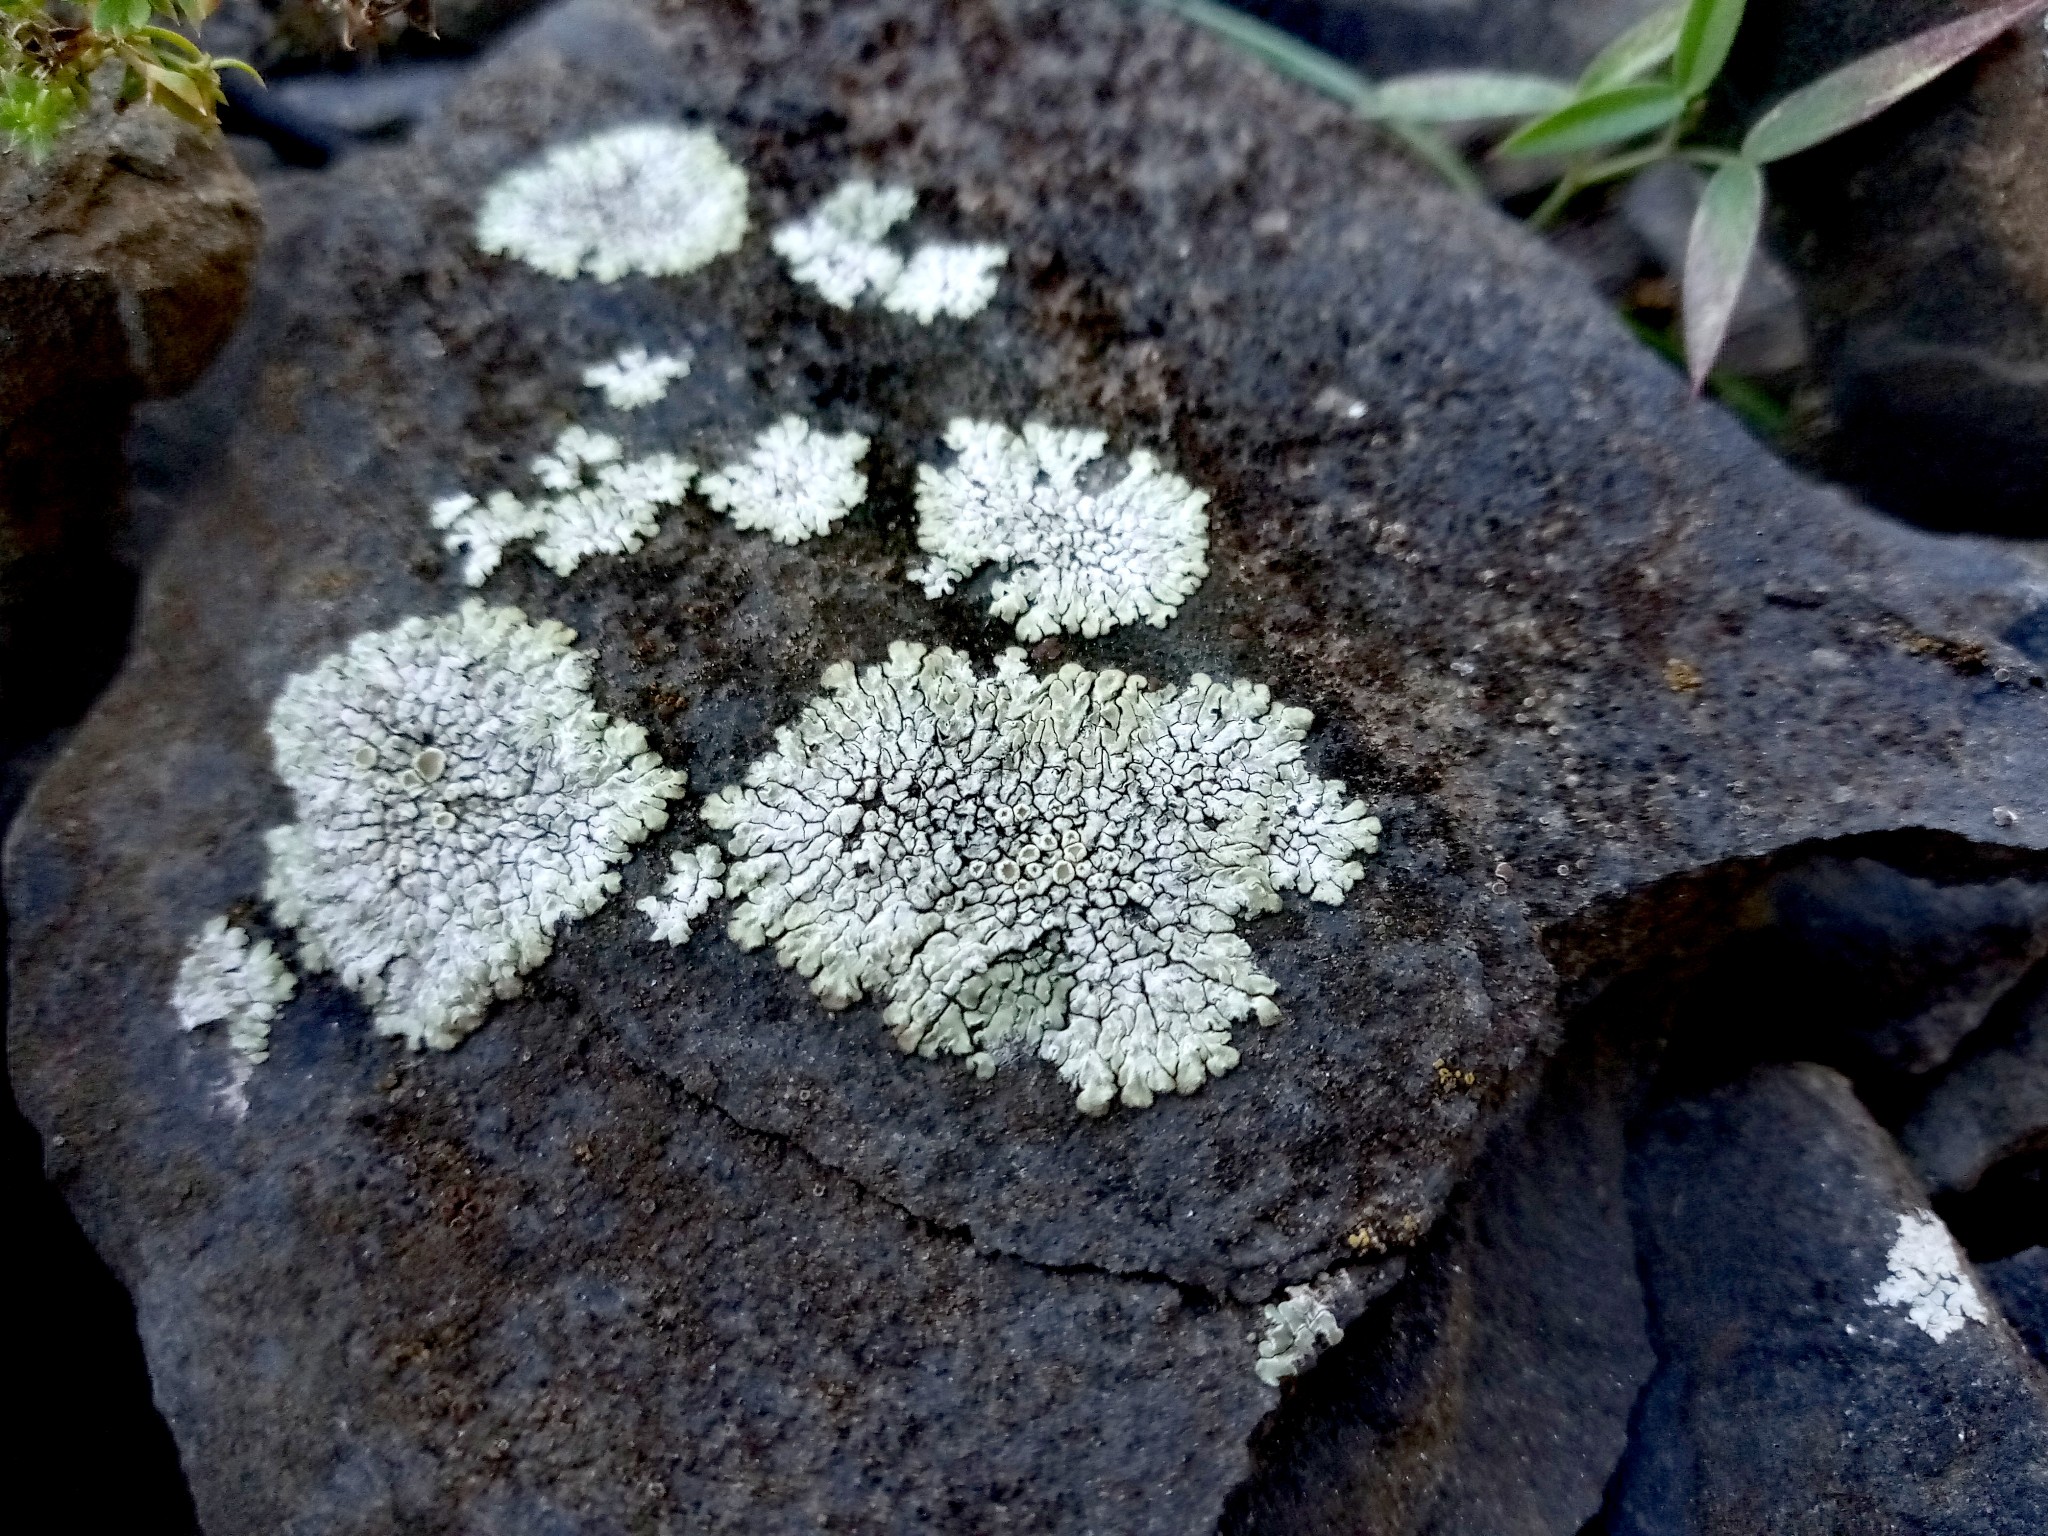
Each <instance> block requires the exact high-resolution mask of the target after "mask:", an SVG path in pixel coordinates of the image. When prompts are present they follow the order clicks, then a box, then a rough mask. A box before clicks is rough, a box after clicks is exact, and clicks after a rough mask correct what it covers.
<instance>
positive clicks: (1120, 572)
mask: <svg viewBox="0 0 2048 1536" xmlns="http://www.w3.org/2000/svg"><path fill="white" fill-rule="evenodd" d="M1106 443H1107V439H1106V438H1105V437H1104V435H1103V434H1102V433H1100V432H1079V431H1060V430H1055V429H1054V428H1052V427H1047V426H1043V425H1041V424H1039V423H1037V422H1030V423H1027V424H1026V426H1025V428H1024V431H1023V433H1022V434H1021V435H1020V434H1018V433H1014V432H1012V431H1010V430H1009V429H1008V428H1007V427H1003V426H999V425H997V424H996V423H994V422H987V421H971V420H968V419H965V418H961V419H957V420H955V421H954V422H953V423H952V424H951V425H950V426H948V427H947V429H946V446H947V447H949V448H951V449H952V450H953V452H954V453H955V455H957V457H956V459H955V461H954V463H953V464H952V465H951V467H949V468H947V469H943V470H941V469H938V468H935V467H933V466H932V465H929V464H926V465H920V466H919V467H918V471H917V512H918V525H917V542H918V545H919V547H920V548H922V549H923V550H924V551H925V553H926V554H928V555H930V556H931V559H930V560H929V561H927V562H926V563H925V564H924V565H922V566H920V567H918V568H916V569H915V570H912V571H911V572H910V573H909V574H910V579H911V580H912V581H915V582H917V583H919V584H920V585H922V586H923V587H924V590H925V595H926V596H927V597H941V596H944V595H945V594H946V593H948V592H951V591H952V590H953V588H954V587H955V586H956V585H957V584H958V583H959V582H960V580H961V579H962V578H963V577H965V576H967V575H968V574H969V573H971V572H972V571H974V570H975V569H976V568H977V567H979V566H981V565H984V564H986V563H988V562H990V561H995V562H998V563H1000V564H1002V565H1003V566H1005V567H1007V568H1009V570H1010V574H1009V575H1008V576H1007V577H1005V578H1004V579H1002V580H1000V581H998V582H997V583H996V584H995V588H994V601H993V602H991V603H990V605H989V612H990V613H992V614H994V615H995V616H996V617H997V618H1002V619H1015V620H1016V621H1017V637H1018V638H1019V639H1020V640H1026V641H1030V640H1037V639H1040V638H1042V637H1044V636H1046V635H1050V634H1053V633H1055V632H1057V631H1060V630H1066V631H1069V632H1074V631H1078V632H1079V633H1081V634H1083V635H1100V634H1103V633H1105V632H1106V631H1108V630H1110V629H1113V628H1115V627H1116V626H1117V625H1119V624H1131V623H1135V622H1137V621H1138V620H1140V619H1143V620H1144V621H1145V622H1147V623H1149V624H1152V625H1154V626H1164V625H1165V624H1166V622H1167V621H1168V620H1169V619H1171V618H1172V617H1173V615H1174V614H1175V612H1177V611H1178V610H1179V608H1180V605H1181V604H1182V603H1184V602H1186V601H1187V599H1188V596H1189V594H1191V593H1192V592H1193V591H1194V590H1195V588H1197V587H1199V586H1200V585H1201V584H1202V578H1203V577H1205V576H1207V575H1208V574H1209V567H1208V565H1207V563H1206V560H1205V557H1206V555H1207V553H1208V549H1209V517H1208V513H1207V511H1206V510H1205V508H1206V507H1207V505H1208V502H1209V496H1208V493H1207V492H1206V491H1198V490H1196V489H1195V488H1194V487H1193V486H1191V485H1189V484H1188V483H1187V481H1185V480H1183V479H1181V478H1180V477H1179V476H1178V475H1173V474H1168V473H1167V472H1165V471H1164V470H1162V469H1160V468H1159V465H1158V461H1157V460H1155V459H1154V458H1153V457H1152V455H1151V454H1149V453H1146V452H1144V451H1143V450H1142V449H1141V450H1139V451H1138V452H1135V453H1133V454H1131V456H1130V461H1129V470H1128V472H1127V473H1126V474H1125V475H1124V476H1123V478H1122V479H1120V480H1117V481H1115V482H1114V483H1112V484H1108V485H1105V486H1101V487H1099V488H1096V489H1092V490H1091V489H1089V488H1088V487H1086V486H1084V485H1083V483H1082V474H1083V471H1084V470H1086V469H1087V468H1088V466H1090V465H1092V464H1094V463H1095V461H1096V460H1098V459H1100V458H1101V457H1102V452H1103V449H1104V447H1105V446H1106Z"/></svg>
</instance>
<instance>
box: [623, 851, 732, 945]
mask: <svg viewBox="0 0 2048 1536" xmlns="http://www.w3.org/2000/svg"><path fill="white" fill-rule="evenodd" d="M669 863H670V866H671V868H670V874H669V877H668V879H667V880H666V881H664V882H663V883H662V887H661V894H660V895H659V896H642V897H641V898H640V900H639V901H638V902H636V903H635V905H636V906H637V907H638V908H639V909H640V910H641V911H642V912H645V913H646V914H647V915H648V916H649V917H651V918H653V919H654V933H653V937H654V938H655V939H656V940H666V941H667V942H668V943H670V944H687V943H689V942H690V924H692V923H694V922H695V921H697V919H698V918H700V917H702V916H703V915H704V914H705V913H706V912H707V911H709V910H710V908H711V903H712V902H714V901H716V900H717V899H718V898H719V897H720V896H723V895H724V894H725V887H724V885H722V884H721V883H720V882H719V878H718V877H719V876H720V875H721V874H723V873H724V872H725V861H724V860H723V859H722V858H721V857H720V856H719V852H718V845H717V844H716V843H700V844H699V845H698V846H697V847H695V848H693V849H691V850H689V851H688V852H683V853H675V854H672V855H670V858H669Z"/></svg>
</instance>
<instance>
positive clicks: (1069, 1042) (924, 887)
mask: <svg viewBox="0 0 2048 1536" xmlns="http://www.w3.org/2000/svg"><path fill="white" fill-rule="evenodd" d="M824 685H825V687H826V689H827V690H828V692H827V693H826V694H824V695H823V696H821V697H819V698H816V699H814V700H812V702H811V703H810V704H809V705H808V706H807V707H806V708H805V710H804V712H803V714H802V715H801V716H800V717H799V718H798V720H797V721H796V722H795V724H793V725H790V726H786V727H784V728H783V729H781V730H779V731H778V732H777V733H776V738H775V740H776V750H775V751H774V752H772V753H770V754H769V755H767V756H765V757H763V758H760V759H759V760H758V761H756V762H755V763H754V764H753V765H752V766H751V767H750V768H749V769H748V770H747V774H746V782H745V785H744V787H740V786H733V787H730V788H727V789H724V790H722V791H720V792H719V793H718V794H716V795H713V796H712V797H711V798H710V799H709V800H707V801H706V802H705V805H704V812H703V814H704V819H705V820H706V821H707V822H708V823H709V824H710V825H711V826H713V827H715V828H717V829H719V830H721V831H726V832H729V833H730V834H731V836H730V838H729V840H728V845H727V854H728V857H729V858H730V859H731V860H732V862H731V864H730V866H729V868H728V869H727V871H726V878H725V890H726V893H727V894H728V895H729V896H731V897H733V898H734V899H735V900H737V901H738V902H739V906H738V907H737V909H736V911H735V914H734V916H733V919H732V921H731V923H730V924H729V926H728V930H727V931H728V932H729V933H730V934H731V936H732V938H733V939H734V940H735V941H736V942H737V943H739V944H740V945H741V947H743V948H746V949H753V948H756V947H758V946H760V945H762V944H765V943H767V942H769V941H771V940H772V941H774V943H775V953H776V958H777V959H778V960H779V961H780V962H781V963H782V964H783V965H785V966H791V967H794V968H795V969H796V970H797V971H799V972H800V973H801V974H802V975H804V976H805V977H807V978H809V979H810V985H811V990H812V992H813V993H815V994H816V995H817V997H818V999H819V1001H820V1002H822V1003H823V1004H824V1005H825V1006H826V1007H827V1008H830V1009H839V1008H844V1007H846V1006H847V1005H849V1004H850V1003H852V1002H854V1001H855V1000H857V999H858V998H860V997H861V996H863V995H864V994H865V993H867V992H869V991H879V992H880V993H882V994H883V995H884V996H885V997H886V998H887V999H888V1005H887V1007H886V1008H885V1010H884V1012H883V1015H882V1019H883V1022H884V1023H885V1024H887V1025H888V1026H889V1028H890V1030H891V1031H892V1032H893V1035H894V1037H895V1040H896V1043H897V1045H898V1046H899V1047H900V1048H901V1049H903V1050H905V1051H916V1052H918V1053H919V1054H920V1055H923V1056H936V1055H938V1054H940V1053H942V1052H943V1053H946V1054H950V1055H959V1056H965V1057H966V1058H967V1059H968V1064H969V1065H970V1066H972V1067H973V1068H974V1070H975V1071H976V1073H977V1074H978V1075H980V1076H983V1077H987V1076H989V1075H991V1074H993V1073H994V1072H995V1070H996V1069H997V1067H998V1066H1000V1065H1001V1064H1003V1063H1006V1062H1009V1061H1013V1060H1016V1059H1018V1058H1021V1057H1025V1056H1028V1055H1031V1054H1036V1055H1038V1056H1039V1057H1040V1058H1042V1059H1043V1060H1045V1061H1048V1062H1051V1063H1053V1064H1054V1065H1055V1066H1056V1067H1057V1068H1058V1069H1059V1074H1060V1076H1061V1078H1063V1079H1064V1080H1065V1081H1066V1082H1067V1083H1068V1084H1070V1085H1071V1086H1072V1087H1073V1088H1074V1090H1075V1092H1076V1103H1077V1107H1078V1108H1079V1109H1080V1110H1081V1111H1082V1112H1083V1113H1085V1114H1100V1113H1102V1112H1103V1111H1104V1110H1106V1109H1107V1108H1108V1107H1109V1105H1110V1103H1111V1101H1112V1100H1114V1099H1116V1098H1118V1097H1119V1096H1121V1098H1122V1101H1123V1102H1124V1103H1125V1104H1127V1105H1131V1106H1133V1107H1142V1106H1144V1105H1147V1104H1149V1103H1151V1102H1152V1098H1153V1096H1154V1095H1155V1094H1158V1093H1164V1092H1167V1091H1169V1090H1175V1091H1178V1092H1181V1093H1192V1092H1194V1091H1195V1090H1196V1089H1197V1088H1199V1087H1200V1086H1201V1085H1202V1083H1203V1082H1204V1080H1205V1079H1207V1078H1209V1077H1212V1076H1221V1075H1222V1074H1223V1073H1225V1072H1227V1071H1229V1070H1230V1069H1231V1068H1232V1067H1233V1066H1235V1065H1236V1064H1237V1059H1238V1053H1237V1051H1236V1049H1235V1048H1234V1047H1233V1046H1232V1045H1231V1043H1230V1035H1231V1026H1232V1024H1233V1023H1234V1022H1236V1021H1237V1020H1239V1019H1242V1018H1244V1017H1245V1016H1247V1015H1252V1016H1254V1017H1256V1018H1258V1019H1259V1020H1260V1022H1262V1023H1271V1022H1273V1021H1274V1020H1276V1019H1277V1018H1278V1017H1279V1009H1278V1008H1277V1007H1276V1006H1275V1005H1274V1003H1273V992H1274V984H1273V981H1272V979H1271V978H1270V977H1268V976H1266V975H1265V974H1264V973H1263V972H1261V971H1260V970H1259V968H1258V967H1257V966H1256V965H1255V964H1254V963H1253V961H1252V952H1251V947H1250V945H1248V944H1247V943H1246V942H1245V941H1244V939H1243V938H1242V937H1240V936H1239V935H1238V933H1237V931H1236V928H1237V923H1238V920H1239V919H1241V918H1247V917H1253V916H1256V915H1257V914H1259V913H1261V912H1269V911H1273V910H1275V909H1277V908H1278V907H1279V905H1280V896H1281V893H1282V892H1285V891H1296V892H1299V893H1300V894H1302V895H1304V896H1308V897H1310V898H1312V899H1314V900H1316V901H1320V902H1326V903H1331V904H1335V903H1337V902H1339V901H1342V900H1343V898H1344V893H1345V892H1346V891H1347V890H1349V889H1350V887H1351V886H1352V884H1353V883H1354V882H1355V881H1356V880H1358V879H1359V878H1360V877H1361V875H1363V873H1364V870H1363V867H1362V866H1361V865H1360V864H1358V863H1357V862H1356V861H1355V858H1354V856H1355V855H1358V854H1369V853H1372V852H1374V851H1375V850H1376V849H1377V848H1378V846H1379V842H1378V838H1379V833H1380V822H1379V819H1378V818H1377V817H1374V816H1369V815H1368V814H1367V813H1366V808H1365V806H1364V805H1363V804H1361V803H1360V802H1358V801H1355V800H1347V799H1346V798H1345V794H1344V786H1343V784H1341V783H1339V782H1336V781H1334V780H1326V779H1319V778H1317V777H1316V776H1315V775H1314V774H1312V773H1311V772H1310V771H1309V769H1308V767H1307V765H1306V764H1305V763H1304V762H1303V760H1302V749H1301V743H1302V740H1303V738H1304V737H1305V735H1306V734H1307V730H1308V726H1309V723H1310V721H1311V719H1312V717H1311V716H1310V715H1309V713H1308V711H1306V710H1302V709H1289V708H1286V707H1284V706H1281V705H1277V704H1275V703H1274V702H1273V700H1272V696H1271V694H1270V693H1268V692H1267V690H1266V689H1264V688H1262V687H1259V686H1257V685H1255V684H1252V683H1247V682H1238V683H1232V684H1224V683H1215V682H1212V681H1210V680H1209V679H1208V678H1207V677H1204V676H1201V675H1199V674H1197V675H1196V676H1195V677H1194V678H1193V679H1192V681H1191V683H1190V685H1189V686H1188V687H1187V688H1185V689H1180V690H1175V689H1170V688H1167V689H1159V690H1148V688H1147V685H1146V682H1145V679H1144V678H1142V677H1137V676H1126V675H1125V674H1124V673H1122V672H1118V671H1114V670H1107V671H1103V672H1087V671H1083V670H1082V669H1081V668H1079V667H1077V666H1068V667H1065V668H1062V669H1061V671H1060V672H1059V673H1058V674H1056V675H1054V676H1051V677H1043V678H1041V677H1036V676H1033V675H1032V673H1031V672H1030V671H1029V670H1028V669H1027V668H1026V667H1025V664H1024V656H1023V652H1021V651H1014V650H1013V651H1008V652H1005V653H1004V654H1003V655H1002V656H1001V657H999V658H998V659H997V662H996V667H995V675H994V676H992V677H977V676H976V675H975V672H974V669H973V668H972V666H970V665H969V663H968V661H967V660H966V658H964V657H962V656H959V655H956V654H955V653H954V652H952V651H950V650H946V649H944V648H940V649H936V650H927V649H925V647H923V646H921V645H915V644H911V643H908V642H898V643H897V644H895V645H893V646H891V647H890V649H889V660H888V662H887V664H886V665H882V666H874V667H869V668H867V669H866V670H865V671H860V672H856V671H855V670H854V668H853V667H852V666H850V665H848V664H846V663H843V662H842V663H840V664H838V665H836V666H834V667H831V668H830V669H828V670H827V671H826V673H825V675H824Z"/></svg>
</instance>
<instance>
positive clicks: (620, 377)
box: [583, 347, 690, 411]
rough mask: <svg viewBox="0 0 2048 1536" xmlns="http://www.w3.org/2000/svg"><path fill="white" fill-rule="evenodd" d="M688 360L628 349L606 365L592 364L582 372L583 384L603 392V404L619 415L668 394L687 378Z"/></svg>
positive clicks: (639, 349) (643, 348)
mask: <svg viewBox="0 0 2048 1536" xmlns="http://www.w3.org/2000/svg"><path fill="white" fill-rule="evenodd" d="M689 374H690V360H689V358H687V357H678V356H676V355H675V354H673V353H669V352H660V353H655V354H652V355H650V354H649V353H648V351H647V349H646V348H645V347H628V348H626V349H625V351H623V352H621V353H619V355H618V356H617V357H614V358H613V359H612V360H611V361H610V362H608V363H594V364H592V365H591V366H590V367H588V368H586V369H584V370H583V383H584V385H585V387H587V388H590V389H601V390H603V391H604V400H605V404H606V405H609V406H611V407H613V408H614V409H616V410H621V411H637V410H639V409H640V408H641V407H642V406H648V405H652V404H654V403H655V402H656V401H657V400H659V399H661V397H662V396H664V395H666V394H667V393H668V387H669V385H670V384H672V383H673V382H675V380H677V379H683V378H688V377H689Z"/></svg>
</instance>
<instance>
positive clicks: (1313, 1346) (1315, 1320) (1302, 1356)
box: [1252, 1285, 1344, 1387]
mask: <svg viewBox="0 0 2048 1536" xmlns="http://www.w3.org/2000/svg"><path fill="white" fill-rule="evenodd" d="M1264 1316H1265V1321H1266V1329H1265V1332H1264V1333H1263V1334H1261V1335H1260V1336H1259V1358H1258V1360H1257V1361H1256V1362H1255V1363H1254V1364H1253V1366H1252V1369H1253V1370H1254V1371H1256V1372H1257V1373H1258V1377H1259V1380H1261V1381H1263V1382H1264V1383H1265V1384H1266V1385H1267V1386H1269V1387H1277V1386H1279V1385H1280V1383H1281V1382H1283V1381H1285V1380H1286V1379H1287V1378H1288V1377H1289V1376H1298V1375H1300V1374H1301V1373H1302V1372H1303V1371H1305V1370H1307V1369H1308V1368H1309V1367H1310V1366H1311V1365H1313V1364H1314V1363H1315V1361H1316V1357H1317V1356H1319V1355H1320V1354H1322V1352H1323V1351H1324V1350H1325V1349H1327V1348H1328V1347H1329V1346H1330V1345H1332V1344H1336V1343H1339V1342H1341V1341H1342V1339H1343V1337H1344V1330H1343V1329H1342V1328H1340V1327H1338V1326H1337V1314H1336V1313H1335V1312H1332V1311H1331V1310H1330V1306H1329V1303H1328V1302H1326V1301H1325V1300H1324V1299H1323V1297H1322V1294H1321V1293H1320V1292H1319V1291H1318V1290H1317V1289H1316V1288H1315V1287H1314V1286H1312V1285H1290V1286H1289V1287H1287V1297H1286V1299H1285V1300H1284V1301H1278V1302H1273V1303H1270V1304H1269V1305H1268V1306H1267V1307H1266V1308H1265V1311H1264Z"/></svg>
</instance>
